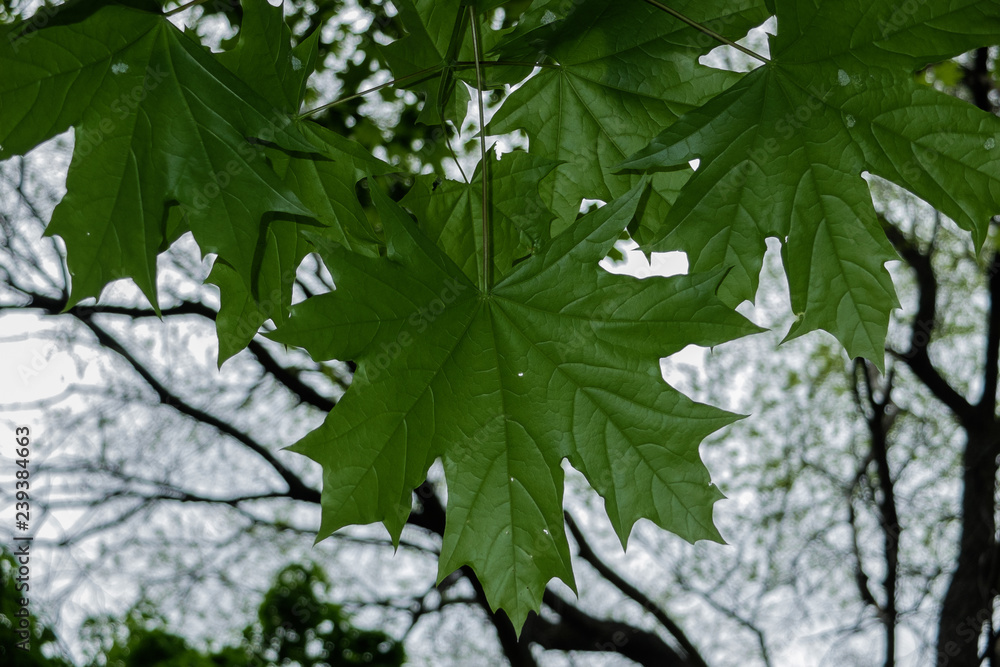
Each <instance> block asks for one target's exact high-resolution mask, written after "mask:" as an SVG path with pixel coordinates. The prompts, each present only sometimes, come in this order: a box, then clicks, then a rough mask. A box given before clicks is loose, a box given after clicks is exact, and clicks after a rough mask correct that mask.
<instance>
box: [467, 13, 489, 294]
mask: <svg viewBox="0 0 1000 667" xmlns="http://www.w3.org/2000/svg"><path fill="white" fill-rule="evenodd" d="M469 20H470V21H471V23H472V51H473V53H474V54H475V56H474V57H475V60H474V61H473V62H474V64H475V68H476V97H477V98H478V99H477V100H476V102H477V103H478V104H477V107H478V109H479V154H480V164H481V165H482V182H483V273H482V277H481V278H480V284H481V286H482V290H483V293H484V294H488V293H489V291H490V289H491V288H492V287H493V280H492V275H491V274H492V271H493V257H492V255H493V247H492V243H491V239H490V233H491V230H492V227H491V225H490V201H489V183H490V179H489V174H488V173H487V172H488V170H489V165H488V164H487V162H486V119H485V114H484V113H483V68H482V66H481V62H480V61H481V60H482V43H481V41H480V35H479V26H478V25H477V24H476V12H475V11H470V12H469Z"/></svg>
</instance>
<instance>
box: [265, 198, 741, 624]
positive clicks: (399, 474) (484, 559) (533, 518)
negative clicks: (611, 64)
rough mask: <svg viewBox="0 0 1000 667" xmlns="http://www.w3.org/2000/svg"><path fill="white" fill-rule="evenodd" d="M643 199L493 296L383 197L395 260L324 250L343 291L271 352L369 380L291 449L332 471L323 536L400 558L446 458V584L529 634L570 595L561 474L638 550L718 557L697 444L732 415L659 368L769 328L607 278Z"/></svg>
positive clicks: (298, 317)
mask: <svg viewBox="0 0 1000 667" xmlns="http://www.w3.org/2000/svg"><path fill="white" fill-rule="evenodd" d="M645 185H646V183H645V182H643V183H640V185H639V186H637V187H636V188H635V189H633V190H632V191H630V192H629V193H627V194H626V195H624V196H622V197H620V198H618V199H617V200H616V201H615V202H614V203H612V204H608V205H607V206H605V207H603V208H600V209H598V210H596V211H594V212H592V213H590V214H588V215H586V216H584V217H583V218H581V219H580V220H579V221H578V223H577V224H576V225H574V226H573V227H571V228H570V229H569V230H567V231H566V232H564V233H563V234H561V235H560V236H558V237H556V238H554V239H552V240H551V241H550V242H549V243H548V244H547V245H546V246H545V247H544V248H543V249H542V250H541V251H540V252H539V253H538V254H536V255H534V256H533V257H531V258H530V259H527V260H525V261H524V262H522V263H520V264H518V265H517V266H516V267H515V268H514V269H513V270H511V271H510V272H509V273H508V274H507V275H506V276H505V277H504V278H502V279H501V280H499V281H498V282H497V283H496V285H495V286H494V287H493V288H492V289H491V290H490V291H489V292H488V293H483V292H481V291H480V290H479V289H478V288H477V287H476V284H475V283H474V282H473V281H472V280H471V279H470V278H469V276H467V275H466V274H465V273H464V272H463V271H462V270H461V269H460V268H459V267H458V266H457V265H456V264H455V262H454V261H453V260H452V258H449V257H448V256H447V255H446V254H444V253H443V252H442V251H441V250H440V249H439V248H438V247H437V246H436V245H435V244H434V243H433V242H432V241H431V240H430V239H428V238H427V237H425V236H424V235H423V234H421V233H420V231H419V229H418V228H417V227H416V226H415V225H414V224H413V222H412V220H411V219H410V218H409V216H407V215H406V214H405V213H404V212H403V211H402V209H400V208H399V207H398V206H397V205H396V204H394V203H392V202H391V201H390V200H389V199H388V198H387V197H386V196H385V195H383V194H381V192H380V191H379V190H378V188H373V189H372V190H373V198H374V201H375V205H376V207H377V209H378V211H379V213H380V215H381V219H382V222H383V225H384V226H385V230H386V239H387V244H388V253H387V256H385V257H379V258H373V257H363V256H360V255H358V254H357V253H351V252H349V251H347V250H346V249H344V248H343V247H341V246H338V245H336V244H332V243H330V242H328V241H326V240H324V239H321V238H313V239H312V240H313V243H314V244H316V246H317V247H318V248H319V249H320V252H321V254H322V256H323V258H324V260H325V262H326V264H327V266H328V268H329V269H330V272H331V274H332V275H333V279H334V281H335V284H336V286H337V288H336V290H335V291H333V292H331V293H329V294H325V295H320V296H316V297H312V298H310V299H307V300H306V301H304V302H303V303H301V304H299V305H296V306H293V308H292V315H291V317H290V319H289V320H288V321H287V322H286V323H285V324H284V325H283V326H282V327H280V328H279V329H278V330H277V331H275V332H274V333H273V334H271V337H272V338H273V339H275V340H277V341H280V342H283V343H287V344H292V345H296V346H300V347H304V348H305V349H306V350H308V351H309V353H310V354H311V356H312V357H313V358H314V359H317V360H319V359H332V358H338V359H355V360H356V361H357V364H358V370H357V372H356V374H355V376H354V380H353V383H352V386H351V388H350V390H349V391H348V392H347V394H346V395H345V396H344V398H343V399H341V401H340V402H339V403H338V405H337V407H336V408H334V410H333V411H332V412H331V413H330V414H329V416H328V417H327V419H326V421H325V422H324V424H323V425H322V426H321V427H320V428H319V429H317V430H316V431H313V432H312V433H311V434H309V435H307V436H306V437H305V438H304V439H303V440H301V441H300V442H299V443H297V444H296V445H294V446H293V447H292V449H293V450H294V451H297V452H299V453H302V454H305V455H306V456H308V457H310V458H312V459H314V460H315V461H317V462H319V463H320V464H322V466H323V494H322V507H323V512H322V514H323V517H322V523H321V527H320V530H319V535H318V538H320V539H322V538H324V537H327V536H329V535H330V534H331V533H333V532H334V531H335V530H337V529H339V528H341V527H343V526H346V525H349V524H363V523H372V522H375V521H382V522H383V523H384V524H385V526H386V528H387V529H388V531H389V533H390V535H391V536H392V538H393V540H394V541H396V542H397V543H398V540H399V537H400V533H401V531H402V528H403V525H404V524H405V522H406V519H407V516H408V515H409V512H410V506H411V492H412V490H413V489H414V488H415V487H416V486H418V485H419V484H420V483H421V482H423V480H424V478H425V477H426V473H427V470H428V467H429V466H430V465H431V463H432V462H433V461H434V460H435V459H436V458H441V459H443V463H444V469H445V474H446V478H447V485H448V504H447V524H446V528H445V534H444V542H443V547H442V553H441V558H440V564H439V576H440V577H444V576H446V575H447V574H448V573H450V572H452V571H453V570H455V569H456V568H459V567H461V566H463V565H466V564H468V565H470V566H471V567H472V568H473V570H475V571H476V573H477V575H478V576H479V578H480V581H481V582H482V583H483V586H484V590H485V591H486V595H487V597H488V599H489V601H490V604H491V605H493V607H494V608H498V607H502V608H504V609H505V610H506V611H507V613H508V615H509V616H510V618H511V620H512V621H513V623H514V626H515V628H517V629H518V630H519V629H520V627H521V626H522V624H523V623H524V621H525V618H526V616H527V613H528V611H529V610H532V609H534V610H537V609H538V608H539V604H540V602H541V597H542V592H543V590H544V587H545V585H546V583H547V582H548V581H549V580H550V579H551V578H553V577H558V578H560V579H562V580H563V581H565V582H566V583H567V584H569V585H571V586H573V585H574V580H573V573H572V568H571V564H570V556H569V549H568V544H567V541H566V536H565V530H564V526H563V515H562V495H563V470H562V468H561V467H560V463H561V461H562V460H563V459H568V460H569V462H570V463H571V464H572V465H573V466H574V467H575V468H577V469H578V470H580V471H581V472H583V474H584V475H585V476H586V477H587V479H588V480H589V481H590V483H591V485H592V486H593V487H594V488H595V489H596V490H597V491H598V492H599V493H600V494H601V495H602V496H603V497H604V499H605V503H606V507H607V511H608V514H609V516H610V518H611V521H612V524H613V526H614V528H615V530H616V531H617V533H618V535H619V537H620V539H621V540H622V543H623V544H624V543H625V542H626V540H627V539H628V535H629V533H630V531H631V528H632V525H633V524H634V523H635V522H636V521H637V520H638V519H640V518H643V517H645V518H649V519H651V520H652V521H654V522H655V523H657V524H658V525H660V526H662V527H664V528H666V529H668V530H671V531H673V532H675V533H677V534H678V535H680V536H681V537H683V538H685V539H688V540H692V541H694V540H698V539H714V540H720V537H719V534H718V532H717V531H716V529H715V527H714V525H713V523H712V506H713V503H714V502H715V501H716V500H718V499H719V498H721V497H722V496H721V494H720V493H719V491H718V489H717V488H716V487H715V486H713V485H712V484H711V483H710V480H709V475H708V471H707V470H706V469H705V467H704V465H703V464H702V462H701V459H700V458H699V455H698V443H699V442H700V441H701V440H702V439H703V438H704V437H705V436H706V435H707V434H709V433H711V432H713V431H715V430H716V429H718V428H721V427H722V426H723V425H725V424H727V423H729V422H731V421H732V420H733V419H734V418H735V417H734V416H733V415H730V414H728V413H725V412H722V411H721V410H718V409H715V408H712V407H708V406H704V405H699V404H696V403H694V402H692V401H690V400H689V399H687V398H686V397H684V396H683V395H682V394H680V393H679V392H677V391H675V390H674V389H672V388H671V387H670V386H669V385H667V384H666V383H664V382H663V380H662V378H661V376H660V371H659V359H660V358H661V357H663V356H667V355H670V354H672V353H674V352H677V351H679V350H680V349H682V348H683V347H684V346H686V345H688V344H690V343H694V344H699V345H714V344H716V343H720V342H722V341H725V340H730V339H733V338H736V337H738V336H742V335H745V334H748V333H752V332H754V331H757V329H756V327H754V326H753V325H752V324H751V323H749V322H748V321H746V320H745V319H744V318H743V317H742V316H740V315H739V314H737V313H735V312H734V311H733V310H731V309H729V308H727V307H725V306H724V305H723V304H722V303H721V302H720V301H719V300H718V299H717V298H716V297H715V295H714V291H715V288H716V286H717V284H718V282H719V280H720V278H721V274H719V273H715V274H711V275H700V276H677V277H673V278H651V279H647V280H640V279H637V278H633V277H627V276H618V275H612V274H610V273H608V272H606V271H604V270H602V269H600V268H599V267H598V266H597V263H598V261H599V260H600V259H601V258H603V257H604V256H605V255H606V254H607V253H608V251H609V250H610V249H611V247H612V245H613V244H614V243H615V241H616V240H617V239H618V237H619V235H620V234H621V232H622V230H623V229H624V227H625V225H626V224H627V223H628V222H629V220H631V218H632V216H633V215H634V213H635V210H636V207H637V206H638V203H639V200H640V198H641V196H642V189H643V187H645ZM459 259H464V257H460V258H459Z"/></svg>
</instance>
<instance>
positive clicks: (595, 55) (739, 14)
mask: <svg viewBox="0 0 1000 667" xmlns="http://www.w3.org/2000/svg"><path fill="white" fill-rule="evenodd" d="M537 4H538V5H539V6H538V7H537V8H536V9H535V11H534V13H535V14H538V16H537V17H533V16H532V14H531V13H529V15H527V16H526V17H525V19H524V20H523V21H522V23H523V24H524V28H523V29H521V30H519V31H515V32H514V33H513V34H512V35H510V37H509V38H508V39H507V40H506V41H504V42H501V43H500V44H499V45H498V46H497V47H496V49H495V52H496V53H497V54H498V55H499V57H501V58H503V59H526V58H530V59H535V58H540V60H539V62H540V64H541V65H542V68H541V70H540V71H538V72H537V73H536V74H535V75H534V76H533V77H532V78H530V79H528V80H527V82H525V83H524V85H522V86H521V87H520V88H518V89H517V90H516V91H515V92H513V93H512V94H511V95H510V97H509V98H508V99H507V100H506V101H505V102H504V104H503V106H502V107H500V109H499V110H498V111H497V113H496V115H494V116H493V119H492V120H491V121H490V123H489V125H488V128H489V131H490V133H491V134H502V133H506V132H511V131H514V130H524V131H525V132H526V133H527V135H528V138H529V140H530V148H531V151H532V152H533V153H535V154H537V155H540V156H543V157H547V158H550V159H553V160H559V161H562V162H564V163H565V164H563V165H561V166H559V167H558V168H557V169H556V171H555V174H554V175H553V176H550V177H549V178H548V179H547V180H546V181H545V182H544V184H543V196H544V198H545V202H546V205H547V206H548V207H549V208H550V209H551V210H552V211H553V212H554V213H555V214H556V216H557V218H558V220H559V224H557V225H555V226H554V227H553V232H554V233H558V231H560V230H561V229H562V228H564V227H565V226H566V225H568V224H570V223H571V222H572V221H573V220H574V219H575V218H576V215H577V213H578V212H579V210H580V203H581V201H582V200H583V199H585V198H586V199H602V200H605V201H610V200H611V199H613V198H615V197H617V196H619V195H621V194H623V193H624V192H626V191H627V190H629V188H631V187H632V186H633V185H634V184H635V182H636V179H635V178H630V177H628V176H625V175H621V174H615V173H613V170H612V168H613V167H614V166H615V165H617V164H619V163H620V162H621V161H622V160H624V159H625V158H626V157H628V156H629V155H631V154H632V153H634V152H635V151H637V150H639V149H641V148H642V147H643V146H645V145H646V144H647V143H648V142H649V140H650V139H652V138H653V137H654V136H655V135H656V134H657V133H658V132H660V131H661V130H662V129H663V127H664V126H665V125H669V124H670V123H672V122H673V121H674V120H676V119H677V117H678V116H680V115H681V114H683V113H685V112H687V111H689V110H691V109H694V108H696V107H698V106H699V105H700V104H702V103H703V102H705V101H707V100H708V99H710V98H711V97H712V96H714V95H716V94H717V93H719V92H721V91H722V90H724V89H725V88H726V87H728V86H729V85H731V84H733V83H734V82H735V81H737V80H738V79H739V76H738V75H737V74H735V73H733V72H723V71H720V70H713V69H710V68H706V67H700V66H699V65H698V58H699V56H701V55H703V54H704V53H707V52H708V51H709V50H710V49H712V48H714V47H715V46H717V43H715V42H713V41H712V40H710V39H708V38H707V37H706V36H705V35H703V34H701V33H699V32H698V31H697V30H695V29H694V28H692V27H691V26H688V25H687V24H685V23H683V22H681V21H679V20H677V19H675V18H673V17H671V16H669V15H667V14H665V13H663V12H661V11H659V10H657V9H655V8H653V7H650V6H649V5H647V4H645V3H642V2H627V3H623V2H616V1H612V0H583V1H582V2H574V3H564V2H551V1H549V2H541V3H537ZM674 4H676V5H678V7H679V8H681V9H683V10H685V11H687V12H689V13H691V14H692V16H694V17H696V18H697V19H698V20H701V21H704V22H705V23H707V24H708V25H710V26H712V27H713V28H715V29H716V30H718V31H719V32H721V33H722V34H724V35H726V36H728V37H731V38H733V39H738V38H740V37H742V36H743V35H744V34H746V32H747V31H748V30H749V29H751V28H753V27H755V26H757V25H759V24H760V23H762V22H763V21H764V20H765V19H766V18H767V15H768V13H767V11H766V9H765V8H764V4H763V2H762V0H739V1H736V2H734V1H732V0H710V1H707V0H684V1H681V2H675V3H674ZM567 8H568V9H569V11H568V12H567V11H566V10H567ZM533 18H534V19H535V20H533ZM660 178H661V179H664V180H669V181H670V183H668V184H665V185H664V187H665V188H667V189H672V188H670V184H675V185H676V186H677V187H679V185H680V183H683V181H684V179H686V178H687V174H686V173H681V174H672V175H670V176H669V177H664V176H661V177H660ZM665 209H666V205H663V204H661V205H660V206H658V207H656V208H655V209H654V211H653V212H652V215H661V214H662V212H663V211H665Z"/></svg>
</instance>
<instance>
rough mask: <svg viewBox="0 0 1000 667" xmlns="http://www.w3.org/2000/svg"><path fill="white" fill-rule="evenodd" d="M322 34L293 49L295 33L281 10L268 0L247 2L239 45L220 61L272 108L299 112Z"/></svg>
mask: <svg viewBox="0 0 1000 667" xmlns="http://www.w3.org/2000/svg"><path fill="white" fill-rule="evenodd" d="M318 46H319V31H318V30H317V31H315V32H313V34H312V35H310V36H309V37H308V38H306V39H305V40H303V42H302V43H301V44H300V45H299V46H298V47H296V48H295V49H293V48H292V31H291V30H289V29H288V26H287V25H285V20H284V14H283V12H282V11H281V7H275V6H273V5H271V4H270V3H269V2H268V1H267V0H243V22H242V24H241V25H240V34H239V42H238V43H237V45H236V46H235V47H234V48H233V49H230V50H229V51H223V52H222V53H219V54H216V59H217V60H218V61H219V62H221V63H222V64H223V65H225V66H226V67H227V68H228V69H229V70H230V71H232V72H233V73H234V74H236V75H237V76H238V77H240V78H241V79H242V80H243V81H246V82H247V83H248V84H250V85H251V86H252V87H253V89H254V91H256V92H257V93H258V94H259V95H260V96H261V97H263V98H264V99H266V100H267V101H268V102H270V103H271V105H272V106H274V107H275V108H278V109H282V110H283V111H286V112H288V113H289V114H294V113H298V111H299V107H300V106H301V104H302V100H303V98H304V97H305V93H306V81H307V80H308V78H309V75H310V74H312V72H313V70H314V69H315V67H316V58H317V53H318V51H317V48H318Z"/></svg>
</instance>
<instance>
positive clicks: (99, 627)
mask: <svg viewBox="0 0 1000 667" xmlns="http://www.w3.org/2000/svg"><path fill="white" fill-rule="evenodd" d="M328 588H329V582H328V581H327V578H326V575H325V573H324V572H323V570H322V569H321V568H319V567H317V566H315V565H300V564H293V565H289V566H287V567H286V568H284V569H283V570H282V571H281V572H279V573H278V575H277V576H276V577H275V580H274V584H273V585H272V586H271V588H270V590H268V591H267V593H265V595H264V599H263V600H262V601H261V604H260V607H259V609H258V612H257V619H256V620H255V621H254V622H253V623H251V624H250V625H248V626H247V627H246V629H245V630H244V631H243V637H244V640H243V642H242V643H241V644H240V645H238V646H226V647H224V648H222V649H220V650H218V651H201V650H198V649H195V648H193V647H191V645H190V644H189V643H188V642H187V640H185V639H184V638H183V637H180V636H178V635H176V634H174V633H172V632H171V631H170V630H168V629H167V624H166V622H165V621H164V619H163V618H162V616H160V615H159V614H158V613H157V612H156V611H155V610H154V609H152V608H150V606H149V605H148V604H141V605H139V606H137V607H136V608H134V609H132V610H131V611H130V612H129V614H128V615H127V616H126V618H125V619H124V622H121V621H119V620H117V619H113V618H103V619H91V620H89V621H87V623H86V628H85V632H86V634H87V635H89V637H90V639H91V641H92V642H96V644H98V654H97V655H96V656H95V657H94V659H93V660H92V662H91V664H92V665H93V666H94V667H97V666H100V667H271V666H274V667H277V666H278V665H282V666H285V665H297V666H298V667H350V666H352V665H371V666H372V667H397V666H398V665H402V664H403V662H404V661H405V659H406V654H405V652H404V651H403V646H402V644H400V643H399V642H397V641H396V640H394V639H392V638H391V637H389V636H388V635H386V634H385V633H383V632H379V631H377V630H361V629H359V628H356V627H354V626H353V625H352V624H351V622H350V621H349V619H348V618H347V617H346V616H345V615H344V613H343V611H342V610H341V608H340V607H338V606H337V605H334V604H331V603H329V602H326V601H325V600H323V599H322V597H325V596H326V595H327V594H328Z"/></svg>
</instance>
